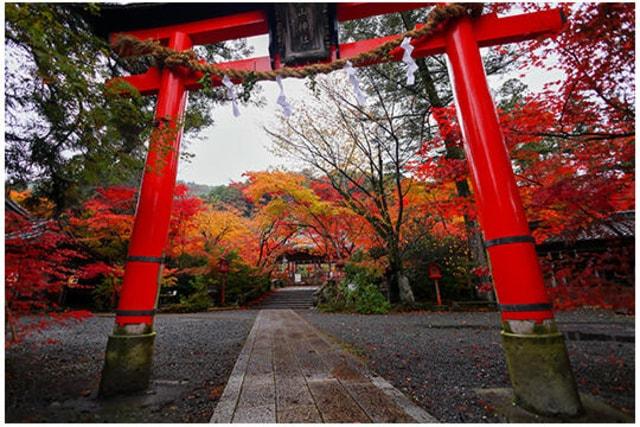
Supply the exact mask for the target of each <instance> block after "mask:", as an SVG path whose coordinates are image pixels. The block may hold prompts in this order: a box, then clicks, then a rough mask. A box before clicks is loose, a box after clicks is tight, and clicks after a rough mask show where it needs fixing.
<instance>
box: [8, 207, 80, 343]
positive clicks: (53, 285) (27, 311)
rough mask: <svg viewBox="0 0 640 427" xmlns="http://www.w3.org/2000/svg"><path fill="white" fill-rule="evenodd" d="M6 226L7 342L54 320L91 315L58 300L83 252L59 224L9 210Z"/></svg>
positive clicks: (43, 326) (15, 340) (39, 328)
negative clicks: (77, 248)
mask: <svg viewBox="0 0 640 427" xmlns="http://www.w3.org/2000/svg"><path fill="white" fill-rule="evenodd" d="M5 227H6V232H7V234H6V236H5V309H6V321H7V326H8V328H9V331H10V334H9V337H8V339H7V341H6V344H7V345H12V344H15V343H17V342H20V341H21V340H22V339H23V338H24V337H25V336H27V335H28V334H29V333H32V332H35V331H38V330H41V329H43V328H45V327H47V326H48V325H50V324H51V323H52V322H64V321H69V320H77V319H82V318H85V317H87V316H90V313H89V312H87V311H65V310H63V309H62V308H61V307H59V306H58V304H57V303H56V301H57V297H58V295H59V293H60V292H61V291H62V289H63V287H64V286H67V285H69V284H71V283H73V275H74V267H73V264H74V262H77V260H80V259H82V258H83V256H82V255H81V254H80V253H79V252H78V251H76V250H75V249H73V248H72V245H71V243H72V242H71V239H70V237H69V236H68V235H67V234H66V233H65V232H64V231H63V230H62V229H61V228H60V226H58V225H57V224H56V223H55V222H54V221H45V220H40V221H35V220H29V219H26V218H24V217H22V216H20V215H17V214H15V213H14V212H6V216H5Z"/></svg>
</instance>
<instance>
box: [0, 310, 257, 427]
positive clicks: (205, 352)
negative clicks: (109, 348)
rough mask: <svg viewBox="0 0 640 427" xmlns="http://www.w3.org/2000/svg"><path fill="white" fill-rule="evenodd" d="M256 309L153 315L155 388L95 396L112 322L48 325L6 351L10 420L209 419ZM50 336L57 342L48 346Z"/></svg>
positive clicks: (110, 319)
mask: <svg viewBox="0 0 640 427" xmlns="http://www.w3.org/2000/svg"><path fill="white" fill-rule="evenodd" d="M256 314H257V312H256V311H224V312H216V313H199V314H180V315H159V316H158V317H157V319H156V330H157V332H158V336H157V337H156V342H155V355H156V356H155V360H154V367H153V374H152V381H153V386H152V387H151V390H150V391H149V392H148V393H142V394H140V395H138V396H133V397H130V398H126V399H121V398H120V399H110V400H109V401H106V402H105V401H98V400H97V399H95V394H96V390H97V386H98V383H99V380H100V371H101V369H102V363H103V360H104V351H105V348H106V344H107V336H108V334H109V333H110V331H111V329H112V327H113V317H93V318H91V319H89V320H87V321H84V322H81V323H78V324H76V325H73V326H71V327H65V328H61V327H53V328H50V329H48V330H47V331H46V334H44V336H43V337H40V338H34V339H30V340H28V341H26V342H25V343H23V344H20V345H19V346H15V347H12V348H9V349H8V350H6V351H5V357H6V370H5V373H6V380H5V383H6V401H5V413H6V419H7V421H8V422H173V423H179V422H200V423H203V422H208V421H209V418H210V417H211V414H212V413H213V409H214V408H215V404H216V402H217V401H218V399H219V397H220V394H221V393H222V390H223V389H224V386H225V384H226V381H227V378H228V377H229V374H230V373H231V370H232V369H233V366H234V364H235V361H236V358H237V356H238V354H239V353H240V350H241V349H242V346H243V344H244V341H245V339H246V337H247V334H248V333H249V330H250V329H251V326H252V325H253V321H254V320H255V316H256ZM47 339H54V340H57V341H58V342H57V343H55V344H46V343H45V341H46V340H47Z"/></svg>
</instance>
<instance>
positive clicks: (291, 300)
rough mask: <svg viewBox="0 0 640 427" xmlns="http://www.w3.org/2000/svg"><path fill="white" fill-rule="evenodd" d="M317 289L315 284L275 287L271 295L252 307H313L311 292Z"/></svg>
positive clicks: (293, 308) (272, 308)
mask: <svg viewBox="0 0 640 427" xmlns="http://www.w3.org/2000/svg"><path fill="white" fill-rule="evenodd" d="M317 289H318V288H317V287H316V286H289V287H286V288H280V289H276V290H275V291H274V292H273V293H272V294H271V295H269V296H268V297H266V298H265V299H264V300H262V301H261V302H260V303H258V304H256V305H255V306H254V308H257V309H270V310H278V309H291V310H307V309H309V308H311V307H313V293H314V292H315V291H316V290H317Z"/></svg>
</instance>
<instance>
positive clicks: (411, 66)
mask: <svg viewBox="0 0 640 427" xmlns="http://www.w3.org/2000/svg"><path fill="white" fill-rule="evenodd" d="M400 47H401V48H403V49H404V54H403V55H402V62H404V63H405V64H407V84H408V85H412V84H413V83H414V82H415V77H414V74H415V73H416V71H417V70H418V65H417V64H416V61H414V60H413V58H412V57H411V53H412V52H413V46H411V38H410V37H405V38H404V40H402V43H400Z"/></svg>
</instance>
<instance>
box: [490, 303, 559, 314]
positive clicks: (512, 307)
mask: <svg viewBox="0 0 640 427" xmlns="http://www.w3.org/2000/svg"><path fill="white" fill-rule="evenodd" d="M499 307H500V311H507V312H518V311H549V310H551V309H552V308H553V307H552V306H551V304H549V303H546V302H544V303H536V304H500V305H499Z"/></svg>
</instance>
